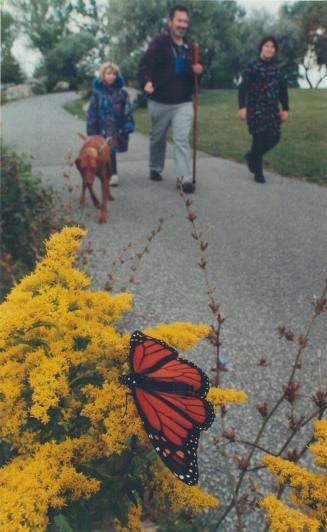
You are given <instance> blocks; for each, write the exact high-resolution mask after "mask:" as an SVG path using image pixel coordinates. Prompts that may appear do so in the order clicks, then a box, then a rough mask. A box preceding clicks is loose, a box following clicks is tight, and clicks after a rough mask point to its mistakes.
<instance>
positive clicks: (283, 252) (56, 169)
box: [3, 93, 327, 531]
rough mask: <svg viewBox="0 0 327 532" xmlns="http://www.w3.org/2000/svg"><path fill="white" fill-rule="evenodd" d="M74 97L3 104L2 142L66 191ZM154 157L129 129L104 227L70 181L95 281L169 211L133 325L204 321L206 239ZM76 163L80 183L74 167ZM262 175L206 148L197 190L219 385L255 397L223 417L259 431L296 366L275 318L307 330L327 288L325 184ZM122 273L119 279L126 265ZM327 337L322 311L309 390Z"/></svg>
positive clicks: (210, 472) (139, 285)
mask: <svg viewBox="0 0 327 532" xmlns="http://www.w3.org/2000/svg"><path fill="white" fill-rule="evenodd" d="M74 98H76V95H75V94H73V93H65V94H56V95H46V96H40V97H37V98H31V99H27V100H21V101H19V102H15V103H11V104H9V105H6V106H4V108H3V126H4V142H5V144H10V145H11V146H12V147H14V148H15V149H16V150H17V151H25V152H26V153H28V154H31V155H33V157H34V162H33V166H34V168H35V169H37V170H39V171H40V172H41V173H42V175H43V179H44V181H45V182H49V183H51V184H52V185H53V186H54V187H55V188H56V189H58V190H59V191H61V192H62V193H63V186H64V179H63V169H64V167H65V165H66V152H67V149H71V150H72V153H73V155H74V156H76V155H77V152H78V149H79V147H80V145H81V140H80V139H79V138H78V136H77V132H78V131H84V130H85V125H84V123H83V122H82V121H81V120H78V119H77V118H74V117H72V116H71V115H70V114H68V113H66V112H65V111H64V110H63V109H62V105H63V104H64V103H65V102H67V101H69V100H72V99H74ZM217 135H219V125H218V126H217ZM147 158H148V139H147V137H145V136H143V135H141V134H136V133H135V134H133V135H132V136H131V143H130V150H129V152H128V154H126V155H122V156H120V157H119V173H120V175H121V185H120V186H119V187H118V188H117V189H115V190H113V193H114V196H115V201H114V202H112V203H111V204H110V219H109V223H108V224H106V225H98V224H97V223H96V219H97V212H96V211H95V210H94V209H93V207H92V205H91V202H90V201H88V202H87V205H86V207H85V209H84V212H83V213H82V212H81V211H80V210H79V205H78V194H79V191H78V190H76V191H74V194H73V196H74V211H75V216H76V219H77V220H82V221H83V223H85V224H86V226H87V228H88V240H91V241H92V246H93V249H94V253H93V255H92V256H91V258H90V264H89V268H90V273H91V275H92V278H93V285H94V287H95V288H103V287H104V284H105V282H106V280H107V272H108V271H110V269H111V264H112V260H113V259H114V258H115V257H116V255H117V254H118V253H119V252H120V251H121V250H122V249H123V248H124V247H125V246H126V245H127V244H128V242H133V243H135V249H136V250H137V251H139V250H140V249H142V248H143V247H144V245H145V241H146V238H145V237H146V235H148V234H149V233H150V232H151V231H152V229H154V228H155V227H156V226H157V223H158V219H159V218H160V217H164V218H165V220H166V221H165V224H164V229H163V231H162V232H161V233H160V234H159V236H158V237H156V239H155V240H154V241H153V242H152V244H151V252H150V253H149V254H147V255H146V256H145V257H144V259H143V261H142V264H141V268H140V271H139V273H138V275H137V281H136V284H134V285H132V287H131V291H132V292H133V293H135V306H134V310H133V313H132V320H131V321H130V322H129V327H130V328H131V329H136V328H138V329H142V328H143V327H145V326H149V325H154V324H155V323H157V322H158V321H160V322H171V321H183V320H188V321H191V322H207V323H208V322H210V319H211V314H210V311H209V309H208V302H207V298H206V295H205V285H204V279H203V275H202V271H201V269H200V268H199V266H198V265H197V263H198V260H199V255H198V249H197V246H196V243H195V241H194V240H193V239H192V237H191V234H190V233H191V225H190V223H189V222H188V221H187V220H186V211H185V207H184V204H183V202H182V200H181V198H180V197H179V195H178V194H177V193H176V190H175V179H174V174H173V161H172V149H171V148H169V150H168V159H167V164H166V168H165V172H164V181H162V182H161V183H155V182H151V181H150V180H149V179H148V166H147ZM73 173H74V175H73V181H74V182H76V184H78V185H79V183H80V178H79V176H78V174H77V171H76V170H74V172H73ZM266 175H267V184H266V185H258V184H255V183H254V182H253V180H252V177H251V175H250V174H249V173H248V171H247V169H246V167H245V166H243V165H240V164H238V163H235V162H231V161H227V160H223V159H219V158H216V157H211V156H207V155H205V154H200V155H199V159H198V186H197V191H196V194H195V195H194V196H193V197H192V199H194V205H193V210H194V211H195V212H196V213H197V215H198V219H197V223H198V226H199V228H200V229H201V231H202V232H203V235H204V237H205V239H206V240H207V241H208V242H209V247H208V250H207V260H208V271H209V277H210V282H211V284H212V285H213V286H216V294H217V298H218V300H219V302H220V304H221V311H222V313H223V314H224V316H225V317H226V322H225V324H224V327H223V342H224V343H223V347H222V357H223V358H225V359H228V360H229V361H230V363H231V366H230V367H231V370H230V371H229V372H227V373H224V374H223V376H222V377H223V378H222V385H223V386H224V387H229V386H232V387H235V388H240V389H246V390H247V391H248V392H249V404H248V405H247V406H240V407H237V406H232V407H230V408H229V413H228V415H227V416H226V425H227V426H228V427H231V426H233V427H235V428H236V429H237V431H238V433H239V434H241V435H242V437H243V439H248V438H251V437H253V435H254V434H255V427H258V423H259V415H258V413H257V412H256V411H255V408H253V405H256V404H258V403H259V402H261V401H263V400H267V401H268V402H269V404H271V401H272V400H273V398H274V397H277V395H278V393H279V392H280V390H281V389H282V385H283V384H284V383H285V380H286V378H287V377H286V376H287V375H289V371H290V366H291V361H292V353H293V352H294V350H293V349H292V348H293V346H292V344H290V343H286V342H284V341H280V340H279V339H278V337H277V334H276V328H277V326H278V325H279V324H282V323H285V324H286V325H288V326H290V327H292V328H293V329H294V330H295V331H296V332H297V333H299V332H302V331H303V329H304V327H305V325H306V323H307V322H308V319H309V317H310V315H311V305H310V301H311V299H312V297H313V296H314V295H320V293H321V291H322V289H323V285H324V280H325V278H326V265H327V260H326V259H327V208H326V207H327V189H326V188H321V187H318V186H315V185H310V184H306V183H304V182H301V181H298V180H295V179H288V178H285V177H281V176H279V175H276V174H272V173H270V172H266ZM121 275H122V281H121V282H123V281H124V276H125V279H126V272H125V273H124V272H122V274H121ZM326 340H327V327H326V320H324V319H323V318H321V319H320V322H319V323H318V326H317V328H316V330H315V331H314V334H313V335H312V339H311V342H310V344H309V347H308V349H307V352H306V353H307V355H306V359H305V364H304V366H303V370H302V372H301V380H302V383H303V391H304V390H305V391H306V393H312V392H313V391H315V390H316V389H317V386H318V385H317V382H318V379H319V375H322V376H323V377H324V383H325V386H326V373H327V357H326V343H327V342H326ZM189 356H190V358H192V359H193V360H194V361H196V362H197V363H199V364H200V365H201V366H202V367H203V368H204V369H206V370H207V371H209V370H210V368H211V367H212V366H213V365H214V354H213V353H212V351H211V348H208V346H207V345H205V344H203V345H202V346H199V347H198V348H197V349H196V350H194V351H193V352H192V353H190V354H189ZM262 357H264V358H266V359H267V360H269V361H270V365H268V366H267V367H266V368H260V369H258V367H257V366H255V365H254V362H256V361H258V360H259V359H260V358H262ZM319 358H320V364H318V359H319ZM319 368H320V369H319ZM284 414H285V413H282V414H281V417H280V418H279V419H277V420H276V421H275V422H274V423H273V426H272V428H271V430H270V431H269V434H268V441H270V442H271V444H272V448H273V449H276V446H277V442H278V441H279V440H280V439H281V437H282V434H284V433H285V431H286V427H287V421H286V417H285V415H284ZM215 434H218V423H217V424H216V426H215V427H214V428H213V429H212V430H211V431H210V432H209V433H208V434H205V435H203V437H202V442H203V445H202V450H201V459H200V479H201V480H202V482H203V483H204V484H205V486H206V487H207V488H208V489H209V490H210V492H211V493H215V494H217V495H218V497H219V498H220V500H221V503H222V506H224V501H226V500H228V497H227V492H228V483H227V482H226V475H225V474H224V472H223V468H224V466H223V461H222V459H221V455H220V454H218V453H217V451H215V450H213V446H212V445H211V441H212V437H213V436H214V435H215ZM226 497H227V499H225V498H226ZM256 515H257V514H256ZM253 519H254V520H253ZM258 519H259V520H258ZM245 522H246V523H247V524H246V525H245V528H244V530H249V531H257V530H258V531H259V530H263V524H262V523H263V519H262V517H259V518H258V517H256V518H251V517H250V518H246V520H245ZM235 526H236V525H235V521H234V517H233V514H231V515H230V519H229V520H228V524H224V525H223V526H222V527H221V528H220V530H226V531H227V530H231V531H232V530H235Z"/></svg>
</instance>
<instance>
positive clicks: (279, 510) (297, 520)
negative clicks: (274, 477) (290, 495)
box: [261, 495, 320, 532]
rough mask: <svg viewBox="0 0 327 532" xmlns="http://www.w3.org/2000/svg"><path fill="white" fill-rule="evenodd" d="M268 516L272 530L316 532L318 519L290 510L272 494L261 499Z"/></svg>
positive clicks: (276, 531) (278, 531)
mask: <svg viewBox="0 0 327 532" xmlns="http://www.w3.org/2000/svg"><path fill="white" fill-rule="evenodd" d="M261 506H262V508H264V509H265V510H266V511H267V513H268V517H269V521H270V525H271V530H273V531H274V532H290V531H292V532H318V531H319V527H320V524H319V521H317V520H316V519H311V518H310V517H307V516H306V515H304V514H302V513H301V512H299V511H298V510H291V509H290V508H288V506H286V505H285V504H284V503H283V502H281V501H279V500H278V499H276V497H274V496H273V495H269V496H268V497H265V498H264V499H263V500H262V501H261Z"/></svg>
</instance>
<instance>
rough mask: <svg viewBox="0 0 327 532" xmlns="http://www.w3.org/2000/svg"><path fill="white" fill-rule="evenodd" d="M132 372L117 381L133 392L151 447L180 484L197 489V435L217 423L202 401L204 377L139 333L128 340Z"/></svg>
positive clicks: (171, 351)
mask: <svg viewBox="0 0 327 532" xmlns="http://www.w3.org/2000/svg"><path fill="white" fill-rule="evenodd" d="M130 367H131V373H130V374H128V375H122V376H120V377H119V381H120V382H121V383H122V384H126V385H127V386H129V387H130V388H131V390H132V395H133V398H134V401H135V404H136V407H137V410H138V412H139V414H140V417H141V420H142V422H143V425H144V428H145V430H146V432H147V434H148V436H149V439H150V441H151V443H152V445H153V447H154V448H155V450H156V451H157V453H158V455H159V456H160V458H161V459H162V461H163V462H164V464H165V465H166V466H167V467H168V468H169V469H170V470H171V471H172V472H173V473H174V475H175V476H176V477H177V478H178V479H180V480H181V481H183V482H185V483H186V484H189V485H190V486H193V485H194V484H197V482H198V479H199V473H198V463H197V447H198V443H199V438H200V431H202V430H207V429H208V428H209V427H210V426H211V425H212V423H213V420H214V418H215V414H214V410H213V406H212V404H211V403H209V402H208V401H206V400H205V396H206V395H207V393H208V390H209V379H208V377H207V376H206V375H205V373H203V371H202V370H201V369H200V368H198V367H197V366H195V364H193V363H192V362H188V361H187V360H183V359H182V358H179V357H178V352H177V351H176V350H175V349H173V348H172V347H170V346H169V345H167V344H165V343H164V342H163V341H161V340H157V339H156V338H152V337H151V336H146V335H144V334H143V333H142V332H140V331H135V332H134V333H133V334H132V336H131V339H130Z"/></svg>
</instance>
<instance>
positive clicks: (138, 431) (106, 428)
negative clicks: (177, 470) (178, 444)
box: [0, 227, 217, 532]
mask: <svg viewBox="0 0 327 532" xmlns="http://www.w3.org/2000/svg"><path fill="white" fill-rule="evenodd" d="M84 234H85V232H84V231H82V230H81V229H79V228H77V227H72V228H65V229H64V230H63V231H62V232H61V233H59V234H55V235H54V236H53V237H52V238H51V240H50V241H49V242H48V243H47V255H46V257H45V259H44V260H43V261H42V262H40V263H39V264H38V265H37V267H36V269H35V271H34V272H33V273H32V274H31V275H28V276H27V277H25V278H24V279H23V280H22V281H21V283H20V284H19V285H17V286H16V287H15V288H14V289H13V290H12V292H11V294H10V295H9V296H8V298H7V300H6V302H5V303H3V304H2V305H1V307H0V411H1V413H2V415H1V424H0V441H1V444H0V466H1V467H0V498H1V501H2V504H1V507H0V529H1V530H6V531H8V532H10V531H17V530H45V529H46V528H47V526H48V525H50V526H51V524H52V525H56V526H57V527H58V528H59V529H60V530H71V528H72V529H73V530H79V531H80V530H83V531H85V532H86V531H87V530H92V520H96V521H97V520H99V519H101V518H104V517H105V516H106V517H107V519H109V520H110V521H111V522H113V521H114V520H115V519H116V520H118V521H116V529H118V530H120V524H119V523H120V522H121V523H122V525H123V526H126V525H127V527H128V528H127V530H130V531H132V532H137V531H138V530H140V517H141V510H142V507H143V508H146V505H147V504H148V507H151V509H153V510H155V509H156V510H157V511H162V512H163V513H165V514H166V515H168V514H172V518H174V514H175V513H176V512H180V511H182V510H184V509H185V508H186V507H187V508H188V512H189V514H190V512H191V513H198V512H201V511H202V510H203V509H204V508H210V507H215V506H216V505H217V500H216V499H215V498H214V497H211V496H209V495H207V494H205V493H204V492H203V491H202V490H201V489H200V488H197V487H191V486H187V485H185V484H183V483H182V482H180V481H179V480H177V479H176V478H175V477H174V475H172V474H171V473H170V471H169V470H168V469H166V468H165V467H164V466H163V465H162V464H161V461H160V460H159V458H158V457H157V456H156V453H155V452H154V451H153V449H152V445H151V443H150V442H149V439H148V437H147V435H146V433H145V431H144V430H143V425H142V422H141V419H140V418H139V416H137V414H136V410H135V407H134V405H133V404H132V402H130V400H128V404H127V408H126V389H125V387H123V386H121V385H120V384H119V381H118V376H119V375H121V374H123V373H126V370H127V367H128V365H127V361H128V348H129V334H122V333H120V332H119V331H118V330H117V328H116V325H115V324H116V322H117V321H119V320H120V319H121V318H122V316H123V314H124V313H126V312H127V311H128V310H130V307H131V301H132V296H131V295H130V294H128V293H120V294H117V295H109V294H108V293H107V292H100V291H99V292H92V291H91V290H90V289H89V285H90V280H89V279H88V278H87V277H86V276H85V275H84V274H83V273H82V272H80V271H78V270H77V269H76V268H74V267H73V263H74V260H75V256H76V253H77V251H78V249H79V240H80V239H81V237H82V236H83V235H84ZM145 333H146V334H150V335H151V334H152V335H154V336H156V337H158V338H161V339H162V340H164V341H166V342H167V341H168V342H169V343H170V344H172V345H174V346H175V347H176V348H177V349H183V350H187V349H188V348H190V347H191V346H193V345H195V344H196V343H197V342H198V341H199V340H200V339H201V338H203V337H204V336H206V335H207V334H208V327H207V326H205V325H192V324H190V323H174V324H170V325H161V326H160V325H158V326H156V327H155V328H153V329H150V328H149V329H146V331H145ZM124 530H126V529H124Z"/></svg>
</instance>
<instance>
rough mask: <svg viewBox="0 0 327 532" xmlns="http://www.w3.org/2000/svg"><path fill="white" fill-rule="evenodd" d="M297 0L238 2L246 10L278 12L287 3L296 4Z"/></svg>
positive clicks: (239, 0) (249, 0)
mask: <svg viewBox="0 0 327 532" xmlns="http://www.w3.org/2000/svg"><path fill="white" fill-rule="evenodd" d="M294 1H295V0H288V1H287V0H266V1H265V0H238V3H239V4H240V5H241V6H243V7H245V8H246V10H253V9H259V10H262V9H265V10H266V11H269V13H272V14H276V13H277V12H278V10H279V8H280V7H281V6H282V5H283V4H285V3H288V4H294Z"/></svg>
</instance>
